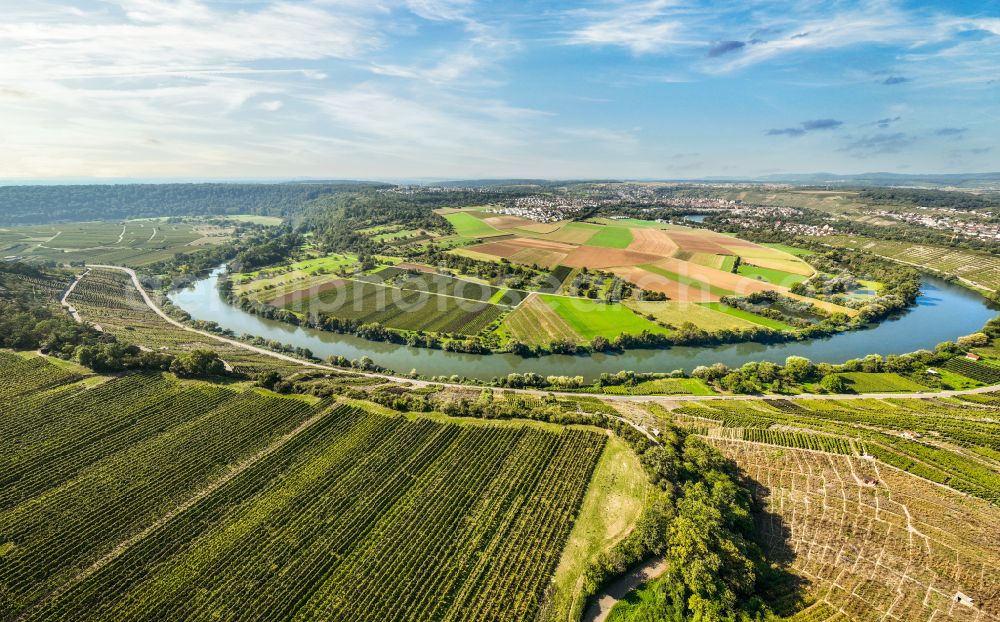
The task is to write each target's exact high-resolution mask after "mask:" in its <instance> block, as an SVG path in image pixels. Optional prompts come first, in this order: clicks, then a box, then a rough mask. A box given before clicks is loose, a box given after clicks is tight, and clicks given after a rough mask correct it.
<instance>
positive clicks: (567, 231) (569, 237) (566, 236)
mask: <svg viewBox="0 0 1000 622" xmlns="http://www.w3.org/2000/svg"><path fill="white" fill-rule="evenodd" d="M595 233H597V231H594V230H592V229H585V228H566V227H563V228H561V229H559V230H558V231H555V232H553V233H550V234H549V235H547V236H545V237H546V238H547V239H549V240H555V241H557V242H567V243H569V244H585V243H586V242H587V240H589V239H590V238H592V237H594V234H595Z"/></svg>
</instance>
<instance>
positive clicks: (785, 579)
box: [739, 469, 810, 617]
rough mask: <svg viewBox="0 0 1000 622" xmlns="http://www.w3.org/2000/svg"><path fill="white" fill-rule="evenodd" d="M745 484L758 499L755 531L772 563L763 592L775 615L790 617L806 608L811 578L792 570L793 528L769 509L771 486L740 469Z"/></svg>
mask: <svg viewBox="0 0 1000 622" xmlns="http://www.w3.org/2000/svg"><path fill="white" fill-rule="evenodd" d="M739 475H740V480H741V484H742V485H743V486H744V487H745V488H747V489H748V490H750V491H751V493H752V494H753V501H754V510H753V511H754V517H753V518H754V527H755V529H754V534H755V539H756V541H757V544H758V545H759V546H760V548H761V549H762V550H763V551H764V555H765V556H766V557H767V560H768V562H770V564H771V573H770V574H769V575H768V576H764V577H761V579H760V585H759V587H760V595H761V597H762V598H763V599H764V601H765V602H766V603H767V604H768V605H769V606H770V607H771V609H772V610H773V611H774V613H775V614H777V615H779V616H782V617H787V616H790V615H792V614H794V613H795V612H797V611H799V610H801V609H804V608H805V607H807V606H808V605H809V604H810V603H809V602H808V601H807V600H806V588H807V587H808V585H809V583H808V581H807V580H806V579H805V578H803V577H801V576H799V575H797V574H795V573H794V572H793V571H792V570H791V565H792V562H793V561H795V550H794V549H792V547H791V546H790V544H789V538H790V537H791V530H790V529H789V528H788V525H787V524H786V523H785V520H784V519H783V518H782V517H781V516H780V515H779V514H777V513H775V512H769V511H767V509H766V508H767V500H768V498H769V497H770V496H771V489H770V488H768V487H767V486H765V485H764V484H763V483H761V482H758V481H757V480H755V479H753V478H752V477H750V476H748V475H747V474H746V473H745V472H744V471H743V470H742V469H739Z"/></svg>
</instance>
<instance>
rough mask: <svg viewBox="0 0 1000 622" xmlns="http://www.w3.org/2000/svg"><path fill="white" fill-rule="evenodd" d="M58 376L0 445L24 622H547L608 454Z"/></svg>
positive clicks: (232, 392) (488, 432)
mask: <svg viewBox="0 0 1000 622" xmlns="http://www.w3.org/2000/svg"><path fill="white" fill-rule="evenodd" d="M24 361H25V359H24V357H21V356H18V355H13V354H9V353H6V352H3V351H0V370H2V371H3V374H2V376H0V377H2V378H3V380H2V381H0V388H4V389H6V388H7V387H8V386H16V385H20V384H22V383H23V382H24V381H25V380H27V379H28V378H29V377H32V376H36V375H39V371H40V369H44V368H45V367H46V366H49V364H48V363H44V362H43V363H42V364H41V366H40V367H39V365H38V364H35V365H34V366H32V367H30V368H26V367H25V363H24ZM44 373H45V375H47V377H49V379H50V380H51V381H52V383H50V385H49V386H48V387H47V388H46V389H40V388H38V387H36V388H35V389H33V390H29V391H22V392H21V394H20V398H19V400H18V401H17V402H16V403H15V404H11V405H10V407H9V408H7V409H6V410H5V413H4V416H5V433H4V435H2V437H0V448H2V449H3V451H2V452H0V465H3V467H4V468H3V473H2V475H0V478H2V479H3V481H4V482H6V485H5V486H4V487H2V488H0V586H3V592H2V593H3V596H4V598H3V599H0V616H3V617H4V618H5V619H7V618H13V617H17V618H18V619H24V620H70V619H72V620H125V619H127V620H139V619H163V618H164V617H166V618H168V619H174V620H179V619H206V618H221V619H266V620H283V619H303V618H311V619H317V618H322V619H347V618H351V619H358V620H389V619H393V620H412V619H451V618H455V619H466V618H467V616H468V614H469V613H470V612H476V613H477V614H479V615H484V616H487V617H488V618H489V619H493V620H523V619H528V618H531V617H533V616H534V615H535V613H536V612H537V610H538V607H539V603H540V601H541V599H542V597H543V595H544V593H545V589H546V587H547V585H548V583H549V580H550V578H551V577H553V576H554V573H555V570H556V567H557V565H558V564H559V561H560V557H561V553H562V550H563V547H564V544H565V543H566V542H567V540H568V539H569V537H570V534H571V533H572V531H573V527H574V519H575V517H576V516H577V513H578V511H579V509H580V508H581V506H582V505H583V503H584V498H585V492H586V491H587V489H588V482H589V480H590V477H591V474H592V473H593V472H594V469H595V466H596V465H597V464H598V462H599V458H600V456H601V454H602V448H603V446H604V444H605V438H606V437H605V435H604V434H596V433H594V432H590V431H582V430H563V431H560V432H555V431H551V430H542V429H538V428H531V427H527V426H490V425H474V426H473V425H470V426H463V425H457V424H449V423H437V422H434V421H431V420H412V421H411V420H407V419H406V418H404V417H402V416H398V415H397V416H385V415H381V414H373V413H370V412H366V411H365V410H363V409H360V408H357V407H351V406H346V405H339V406H338V405H333V404H330V403H328V402H319V403H316V402H315V401H307V400H304V399H299V398H295V397H282V396H278V395H275V394H270V393H266V392H258V391H255V390H241V389H230V388H223V387H218V386H212V385H207V384H204V383H191V382H178V381H176V380H173V379H172V378H170V377H167V376H162V375H159V374H150V375H130V376H124V377H121V378H106V377H97V378H95V379H98V380H100V382H98V383H97V384H94V383H91V385H92V388H89V389H83V388H82V387H81V386H78V384H79V379H78V378H77V377H76V376H74V375H73V374H63V375H62V376H61V377H59V378H58V379H57V376H59V374H60V372H59V371H47V372H44ZM619 453H620V452H619ZM606 469H607V467H603V468H602V471H604V470H606ZM13 482H17V485H16V486H15V485H10V484H11V483H13ZM603 498H608V497H607V494H605V495H604V497H603ZM590 507H591V508H593V500H591V501H590ZM623 509H624V507H623ZM630 511H631V512H633V513H634V510H630ZM592 513H593V509H591V510H590V511H589V512H588V517H589V518H588V519H587V524H588V525H589V526H590V527H591V528H593V527H594V526H595V520H594V519H593V517H592ZM630 516H632V515H631V514H628V515H625V516H623V517H622V518H621V519H622V520H624V521H629V520H630V518H629V517H630ZM612 526H613V525H612ZM601 535H602V534H595V535H591V534H589V533H588V534H584V536H583V537H582V538H581V537H579V536H577V538H578V541H579V542H580V546H584V547H586V548H588V549H589V548H590V547H593V546H598V547H600V546H602V543H605V544H606V539H601V538H600V537H599V536H601ZM575 541H576V540H575ZM579 571H580V569H578V568H577V569H575V572H577V573H578V572H579ZM575 576H576V575H573V581H574V582H575ZM168 612H169V613H168Z"/></svg>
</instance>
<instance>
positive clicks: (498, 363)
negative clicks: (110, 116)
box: [170, 272, 996, 382]
mask: <svg viewBox="0 0 1000 622" xmlns="http://www.w3.org/2000/svg"><path fill="white" fill-rule="evenodd" d="M217 282H218V272H215V273H213V274H212V275H210V276H208V277H206V278H204V279H201V280H199V281H197V282H195V283H194V284H192V285H191V286H189V287H186V288H184V289H180V290H176V291H174V292H171V294H170V299H171V300H172V301H173V303H174V304H175V305H177V306H178V307H180V308H182V309H184V310H185V311H187V312H188V313H189V314H191V317H192V318H194V319H196V320H210V321H213V322H216V323H218V324H219V326H221V327H222V328H226V329H229V330H232V331H233V332H235V333H236V334H251V335H256V336H258V337H264V338H265V339H273V340H276V341H280V342H282V343H286V344H290V345H292V346H297V347H304V348H309V349H310V350H312V351H313V353H314V354H315V355H316V356H320V357H323V358H326V357H328V356H331V355H342V356H345V357H347V358H349V359H359V358H361V357H362V356H368V357H369V358H371V359H372V360H373V361H375V363H377V364H379V365H382V366H384V367H387V368H389V369H392V370H395V371H396V372H399V373H407V372H409V371H410V370H411V369H416V370H417V371H418V372H419V373H421V374H423V375H427V376H439V375H447V376H450V375H452V374H458V375H460V376H466V377H469V378H480V379H490V378H493V377H496V376H501V375H506V374H508V373H511V372H518V373H526V372H536V373H539V374H542V375H544V376H548V375H559V376H577V375H579V376H583V377H584V378H585V379H586V380H587V381H588V382H589V381H592V380H594V379H595V378H596V377H597V376H598V375H600V374H601V373H603V372H616V371H620V370H633V371H638V372H669V371H672V370H674V369H686V370H688V371H690V370H691V369H693V368H694V367H696V366H698V365H711V364H712V363H716V362H722V363H725V364H726V365H729V366H730V367H738V366H740V365H742V364H743V363H746V362H747V361H772V362H775V363H781V362H783V361H784V360H785V358H786V357H788V356H792V355H797V356H804V357H807V358H809V359H811V360H813V361H815V362H817V363H818V362H827V363H840V362H843V361H845V360H847V359H852V358H860V357H863V356H865V355H867V354H872V353H878V354H882V355H887V354H904V353H906V352H913V351H915V350H919V349H921V348H927V349H932V348H933V347H934V346H935V345H936V344H938V343H940V342H942V341H948V340H954V339H955V338H957V337H960V336H962V335H967V334H969V333H973V332H976V331H977V330H979V329H980V328H982V326H983V325H984V324H985V323H986V322H987V321H988V320H989V319H990V318H992V317H994V316H995V315H996V312H995V311H994V310H991V309H990V308H989V307H988V306H987V301H986V300H985V299H984V298H982V297H981V296H979V295H978V294H975V293H973V292H971V291H969V290H967V289H964V288H962V287H959V286H958V285H953V284H951V283H948V282H946V281H943V280H941V279H937V278H934V277H925V279H924V281H923V284H922V292H923V293H922V294H921V295H920V297H919V298H918V300H917V305H916V306H915V307H914V308H913V309H911V310H910V311H908V312H906V313H903V314H901V315H900V316H899V317H896V318H892V319H888V320H885V321H883V322H882V323H880V324H879V325H877V326H875V327H874V328H870V329H867V330H858V331H851V332H846V333H841V334H838V335H834V336H832V337H829V338H826V339H814V340H811V341H802V342H798V341H796V342H788V343H780V344H767V345H765V344H759V343H742V344H731V345H721V346H714V347H692V346H676V347H673V348H669V349H662V350H629V351H627V352H624V353H617V354H591V355H587V356H569V355H551V356H542V357H537V358H522V357H520V356H516V355H513V354H463V353H460V352H445V351H443V350H430V349H427V348H413V347H407V346H401V345H396V344H389V343H380V342H374V341H368V340H366V339H361V338H359V337H355V336H354V335H339V334H336V333H329V332H325V331H320V330H316V329H311V328H304V327H300V326H292V325H290V324H286V323H284V322H278V321H275V320H268V319H265V318H261V317H259V316H256V315H254V314H252V313H248V312H246V311H243V310H242V309H239V308H237V307H234V306H232V305H230V304H228V303H227V302H226V301H225V300H224V299H223V298H222V296H221V295H220V294H219V291H218V289H217V288H216V285H217Z"/></svg>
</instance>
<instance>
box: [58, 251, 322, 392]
mask: <svg viewBox="0 0 1000 622" xmlns="http://www.w3.org/2000/svg"><path fill="white" fill-rule="evenodd" d="M69 302H70V303H71V304H72V305H73V306H74V307H76V309H77V311H79V313H80V315H81V317H82V318H83V320H84V321H86V322H88V323H89V324H92V325H96V326H98V327H100V329H101V330H103V331H105V332H108V333H111V334H113V335H114V336H115V337H117V338H119V339H121V340H122V341H124V342H126V343H134V344H136V345H139V346H143V347H146V348H149V349H152V350H156V351H162V352H167V353H171V354H177V353H180V352H187V351H190V350H195V349H199V348H201V349H211V350H215V351H216V352H218V353H219V356H220V357H221V358H222V359H223V360H225V361H226V362H227V363H228V364H229V365H230V366H231V367H232V368H233V370H234V371H235V372H237V373H243V374H247V375H254V374H257V373H259V372H261V371H267V370H277V371H281V372H282V373H294V372H295V371H299V370H302V369H303V366H302V365H298V364H296V363H292V362H289V361H283V360H280V359H276V358H273V357H270V356H266V355H262V354H257V353H254V352H252V351H249V350H246V349H244V348H240V347H238V346H234V345H229V344H226V343H223V342H220V341H218V340H215V339H212V338H210V337H205V336H201V335H198V334H195V333H192V332H189V331H184V330H181V329H179V328H177V327H176V326H173V325H172V324H170V323H169V322H167V321H166V320H164V319H163V318H161V317H160V316H158V315H156V314H155V313H154V312H153V311H152V310H151V309H150V308H149V307H148V306H147V305H146V303H145V302H144V301H143V299H142V298H141V297H140V296H139V292H138V291H137V290H136V289H135V286H134V285H133V284H132V280H131V279H130V278H129V276H128V275H127V274H125V273H124V272H120V271H118V270H101V269H93V270H91V271H90V272H89V273H88V274H87V275H86V276H85V277H84V278H83V279H82V280H81V281H80V283H79V284H78V285H77V286H76V289H74V290H73V294H72V295H71V296H70V298H69Z"/></svg>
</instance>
